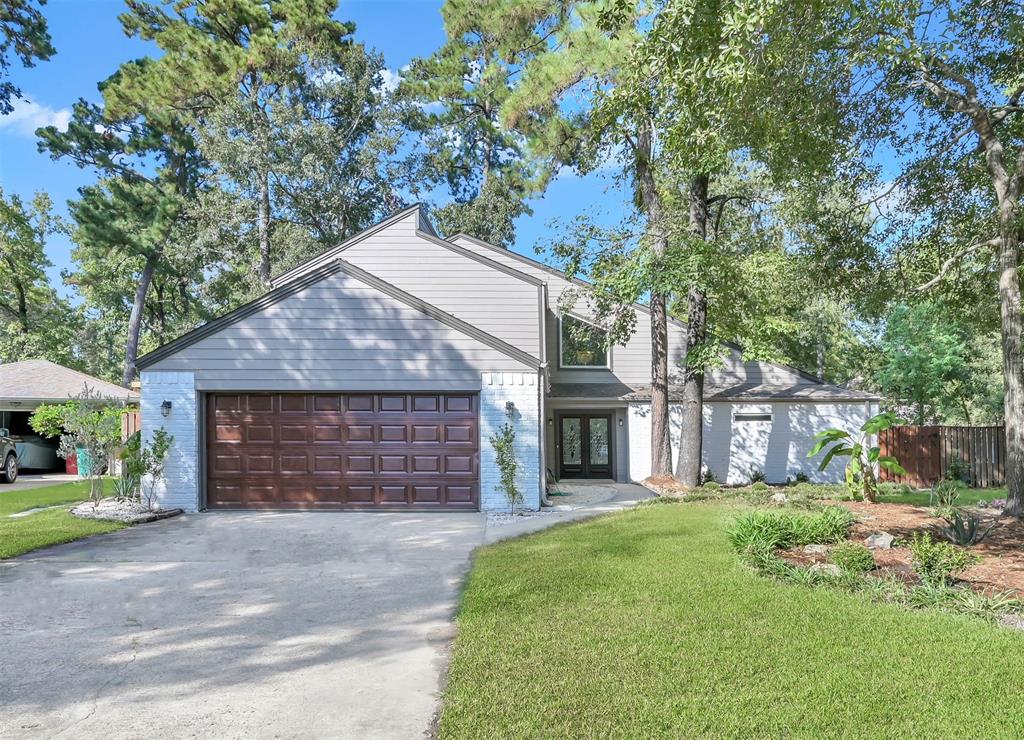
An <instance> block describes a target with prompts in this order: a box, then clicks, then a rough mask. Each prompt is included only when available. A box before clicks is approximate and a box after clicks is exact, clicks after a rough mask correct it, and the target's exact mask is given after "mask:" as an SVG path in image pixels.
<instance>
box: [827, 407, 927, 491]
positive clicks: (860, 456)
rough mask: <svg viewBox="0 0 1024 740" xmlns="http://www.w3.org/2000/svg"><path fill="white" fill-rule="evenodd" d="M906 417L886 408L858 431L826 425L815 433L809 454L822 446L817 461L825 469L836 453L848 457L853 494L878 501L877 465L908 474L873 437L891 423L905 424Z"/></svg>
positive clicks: (847, 480) (848, 482)
mask: <svg viewBox="0 0 1024 740" xmlns="http://www.w3.org/2000/svg"><path fill="white" fill-rule="evenodd" d="M902 423H903V420H902V419H900V418H898V417H897V416H896V415H895V414H892V413H889V412H885V413H882V414H876V415H875V416H872V417H871V418H870V419H868V420H867V421H866V422H864V424H863V425H861V427H860V429H859V430H858V431H856V432H849V431H846V430H844V429H826V430H824V431H821V432H818V433H817V434H815V435H814V438H815V439H816V440H818V441H817V442H816V443H815V445H814V447H813V448H812V449H811V451H810V452H808V453H807V457H815V456H816V455H819V454H820V453H821V452H822V451H823V450H825V449H826V448H828V450H827V452H825V457H823V458H822V460H821V463H820V464H819V465H818V470H824V469H825V468H826V467H828V464H829V463H830V462H832V459H833V458H835V457H846V458H849V462H847V463H846V486H847V488H848V489H849V490H850V494H851V495H852V496H853V497H854V498H857V497H863V498H864V500H865V501H870V502H871V503H876V502H877V501H878V476H877V475H876V472H875V469H876V467H877V468H882V469H884V470H888V471H890V472H892V473H896V474H897V475H906V472H907V471H906V470H904V469H903V467H902V466H901V465H900V464H899V462H898V461H897V460H896V458H895V457H892V456H890V455H883V454H882V453H881V450H880V449H879V448H878V447H877V446H875V445H872V444H871V441H872V437H874V436H875V435H877V434H878V433H879V432H883V431H885V430H886V429H889V428H890V427H894V426H896V425H898V424H902Z"/></svg>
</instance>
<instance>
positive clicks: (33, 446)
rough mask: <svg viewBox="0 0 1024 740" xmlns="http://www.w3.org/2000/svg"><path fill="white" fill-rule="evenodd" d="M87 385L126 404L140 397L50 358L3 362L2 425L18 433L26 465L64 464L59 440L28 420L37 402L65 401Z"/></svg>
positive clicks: (38, 467)
mask: <svg viewBox="0 0 1024 740" xmlns="http://www.w3.org/2000/svg"><path fill="white" fill-rule="evenodd" d="M85 386H89V388H90V389H92V390H93V391H94V392H97V393H99V394H101V395H103V396H107V397H109V398H112V399H116V400H119V401H121V402H123V403H125V404H129V403H138V401H139V394H138V393H136V392H135V391H130V390H128V389H127V388H122V387H121V386H119V385H114V384H113V383H108V382H107V381H105V380H100V379H99V378H94V377H93V376H91V375H86V374H85V373H80V372H78V371H77V370H72V369H71V368H69V367H64V366H63V365H58V364H56V363H54V362H50V361H48V360H22V361H21V362H8V363H6V364H3V365H0V428H2V429H8V430H9V431H10V434H11V436H12V437H14V440H15V448H16V449H17V451H18V460H19V464H20V466H21V467H22V468H28V469H34V470H51V469H57V468H59V467H61V466H62V465H63V463H62V462H60V461H58V459H57V446H58V443H57V440H54V439H46V438H44V437H41V436H39V435H38V434H36V433H35V431H34V430H33V429H32V427H31V426H29V421H28V420H29V417H30V416H31V415H32V412H33V411H34V410H35V408H36V406H39V405H40V404H44V403H64V402H65V401H67V400H68V399H69V398H72V397H74V396H78V395H80V394H81V393H82V391H83V389H84V388H85Z"/></svg>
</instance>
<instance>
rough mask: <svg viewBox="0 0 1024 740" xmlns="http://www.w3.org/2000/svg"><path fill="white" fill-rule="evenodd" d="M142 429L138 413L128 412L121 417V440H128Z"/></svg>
mask: <svg viewBox="0 0 1024 740" xmlns="http://www.w3.org/2000/svg"><path fill="white" fill-rule="evenodd" d="M140 428H141V423H140V420H139V412H138V411H126V412H125V413H123V414H122V415H121V439H128V438H129V437H130V436H132V435H133V434H135V432H137V431H139V429H140Z"/></svg>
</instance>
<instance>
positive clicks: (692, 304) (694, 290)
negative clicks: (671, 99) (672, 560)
mask: <svg viewBox="0 0 1024 740" xmlns="http://www.w3.org/2000/svg"><path fill="white" fill-rule="evenodd" d="M708 180H709V178H708V175H706V174H700V175H697V176H696V177H694V178H693V181H692V182H691V183H690V231H691V232H692V233H693V235H694V236H695V237H697V238H698V239H706V238H707V233H708ZM686 303H687V307H686V309H687V310H686V364H685V366H684V368H683V390H682V415H681V418H680V430H679V459H678V460H677V462H676V479H677V480H678V481H679V482H680V483H682V484H683V485H684V486H691V487H693V486H698V485H700V475H701V450H702V448H703V446H704V363H703V361H701V360H696V361H695V360H694V354H695V353H696V352H697V351H698V350H699V349H700V348H701V347H702V346H703V344H704V342H705V340H706V339H707V323H708V300H707V296H706V295H705V294H704V291H702V290H701V289H700V288H699V287H698V286H696V285H691V286H690V290H689V292H688V294H687V300H686Z"/></svg>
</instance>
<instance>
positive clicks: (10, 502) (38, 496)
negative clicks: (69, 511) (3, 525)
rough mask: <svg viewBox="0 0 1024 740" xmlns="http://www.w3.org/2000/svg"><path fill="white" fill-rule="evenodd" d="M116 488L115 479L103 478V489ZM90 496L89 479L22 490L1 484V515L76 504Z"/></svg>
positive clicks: (105, 491) (106, 490)
mask: <svg viewBox="0 0 1024 740" xmlns="http://www.w3.org/2000/svg"><path fill="white" fill-rule="evenodd" d="M113 488H114V479H113V478H105V479H104V480H103V491H104V493H106V494H108V495H109V494H110V493H111V492H112V491H113ZM87 498H89V481H84V480H83V481H74V482H72V483H57V484H54V485H52V486H39V487H37V488H28V489H23V490H21V491H8V490H5V487H4V486H3V485H0V516H7V515H9V514H17V513H18V512H19V511H28V510H29V509H38V508H41V507H43V506H56V505H57V504H74V503H78V502H79V501H85V500H86V499H87Z"/></svg>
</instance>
